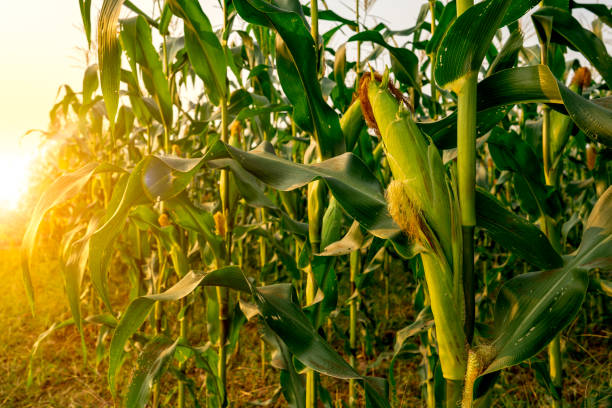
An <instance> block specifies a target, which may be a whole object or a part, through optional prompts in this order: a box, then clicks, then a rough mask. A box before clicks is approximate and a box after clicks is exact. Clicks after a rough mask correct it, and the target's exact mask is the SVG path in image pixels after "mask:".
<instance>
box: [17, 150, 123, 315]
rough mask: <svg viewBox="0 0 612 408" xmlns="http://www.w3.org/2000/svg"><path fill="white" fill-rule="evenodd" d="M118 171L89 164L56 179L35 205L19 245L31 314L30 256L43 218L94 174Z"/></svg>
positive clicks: (74, 193)
mask: <svg viewBox="0 0 612 408" xmlns="http://www.w3.org/2000/svg"><path fill="white" fill-rule="evenodd" d="M118 170H121V169H119V168H116V167H114V166H111V165H108V164H100V163H95V162H94V163H89V164H87V165H85V166H83V167H81V168H80V169H78V170H76V171H74V172H72V173H68V174H64V175H62V176H60V177H58V178H57V179H56V180H55V181H54V182H53V183H51V185H50V186H49V188H47V189H46V190H45V192H44V193H43V194H42V195H41V197H40V199H39V200H38V203H36V207H34V210H33V211H32V216H31V218H30V222H29V223H28V227H27V229H26V231H25V233H24V236H23V240H22V244H21V271H22V274H23V280H24V283H25V287H26V294H27V296H28V301H29V303H30V308H31V309H32V313H34V291H33V289H32V279H31V277H30V270H31V262H32V254H33V253H34V248H35V245H36V235H37V233H38V228H39V227H40V223H41V221H42V219H43V217H44V216H45V214H46V213H47V211H49V210H50V209H51V208H53V207H55V206H57V205H59V204H61V203H63V202H65V201H67V200H69V199H70V198H72V197H74V196H75V195H77V194H78V193H79V192H80V191H81V190H82V189H83V187H85V185H86V184H87V183H88V182H89V180H90V179H91V177H92V176H93V175H94V174H96V173H102V172H106V171H118Z"/></svg>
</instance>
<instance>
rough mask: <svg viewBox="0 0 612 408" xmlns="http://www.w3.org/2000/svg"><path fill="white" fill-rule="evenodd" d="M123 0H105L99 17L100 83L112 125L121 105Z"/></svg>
mask: <svg viewBox="0 0 612 408" xmlns="http://www.w3.org/2000/svg"><path fill="white" fill-rule="evenodd" d="M122 5H123V0H104V2H103V3H102V8H101V9H100V16H99V17H98V39H97V42H98V65H99V68H100V85H101V87H102V96H103V97H104V104H105V105H106V114H107V115H108V120H109V121H110V123H111V126H112V125H113V124H114V123H115V115H116V114H117V108H118V106H119V81H120V79H121V46H120V45H119V38H118V35H117V33H118V29H117V28H118V21H119V12H120V11H121V6H122Z"/></svg>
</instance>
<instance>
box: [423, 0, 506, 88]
mask: <svg viewBox="0 0 612 408" xmlns="http://www.w3.org/2000/svg"><path fill="white" fill-rule="evenodd" d="M510 3H511V1H510V0H487V1H483V2H482V3H478V4H476V5H475V6H472V7H470V8H469V9H467V11H465V12H464V13H463V14H461V15H460V16H459V17H458V18H457V20H455V23H454V24H453V25H452V26H451V27H450V28H449V30H448V32H447V33H446V36H444V39H443V40H442V43H441V44H440V48H439V49H438V53H437V55H436V65H435V68H434V77H435V81H436V83H437V84H438V85H439V86H441V87H443V88H449V89H452V90H454V91H455V92H457V91H458V90H460V89H461V88H462V86H463V82H462V80H463V78H465V77H466V76H467V75H476V73H477V72H478V70H479V69H480V65H481V64H482V60H483V59H484V57H485V55H486V53H487V50H488V49H489V44H490V43H491V40H492V39H493V36H494V35H495V33H496V32H497V28H498V27H499V26H500V24H501V22H502V20H503V18H504V15H505V14H506V11H507V10H508V7H509V6H510Z"/></svg>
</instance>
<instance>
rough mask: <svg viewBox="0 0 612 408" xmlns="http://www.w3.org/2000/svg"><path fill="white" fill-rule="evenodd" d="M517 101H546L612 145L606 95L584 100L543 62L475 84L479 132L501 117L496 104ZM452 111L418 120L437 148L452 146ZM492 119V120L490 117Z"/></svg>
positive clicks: (454, 126) (454, 125) (611, 112)
mask: <svg viewBox="0 0 612 408" xmlns="http://www.w3.org/2000/svg"><path fill="white" fill-rule="evenodd" d="M517 103H547V104H550V105H552V106H553V108H555V109H558V110H560V111H562V112H566V113H567V114H568V115H569V116H570V117H571V118H572V120H573V121H574V122H575V123H576V125H578V127H580V129H581V130H582V131H583V132H584V133H585V134H586V135H587V136H589V137H590V138H592V139H594V140H596V141H599V142H601V143H603V144H605V145H607V146H612V109H611V108H610V106H609V102H608V101H607V99H606V98H600V99H595V100H588V99H585V98H583V97H582V96H580V95H578V94H576V93H575V92H572V91H571V90H570V89H569V88H567V87H566V86H565V85H563V84H561V83H559V82H557V79H556V78H555V76H554V75H553V74H552V72H550V69H549V68H548V67H547V66H545V65H536V66H531V67H521V68H511V69H505V70H503V71H499V72H497V73H495V74H493V75H491V76H489V77H487V78H485V79H484V80H482V81H480V82H479V83H478V100H477V110H478V125H479V129H478V132H479V134H482V135H484V134H485V133H486V132H488V131H489V130H491V128H492V127H493V126H495V125H496V124H497V123H498V122H499V121H500V120H501V119H502V117H503V116H504V115H502V117H499V116H497V117H496V115H497V114H496V112H497V110H498V109H499V108H500V107H503V106H509V105H514V104H517ZM456 118H457V116H456V114H455V113H453V114H452V115H449V116H447V117H446V118H444V119H441V120H439V121H436V122H420V123H418V126H419V127H420V128H421V130H423V131H424V132H425V133H427V134H429V135H430V136H431V137H432V139H433V140H434V142H435V143H436V145H437V146H439V147H440V148H451V147H455V146H456V141H455V140H454V135H455V134H456V129H457V119H456ZM491 118H492V120H491Z"/></svg>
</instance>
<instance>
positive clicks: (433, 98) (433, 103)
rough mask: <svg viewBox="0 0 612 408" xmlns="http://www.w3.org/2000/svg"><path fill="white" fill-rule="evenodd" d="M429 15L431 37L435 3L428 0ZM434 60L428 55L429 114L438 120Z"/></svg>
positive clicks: (434, 29) (433, 30)
mask: <svg viewBox="0 0 612 408" xmlns="http://www.w3.org/2000/svg"><path fill="white" fill-rule="evenodd" d="M429 14H431V36H432V37H433V35H434V33H435V31H436V2H435V0H429ZM434 58H435V54H434V53H431V54H430V55H429V61H430V62H429V68H430V70H431V72H430V76H429V78H430V80H429V83H430V85H431V114H432V119H437V118H438V112H437V109H436V102H438V92H437V89H436V84H435V81H434V68H435V65H436V64H434Z"/></svg>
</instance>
